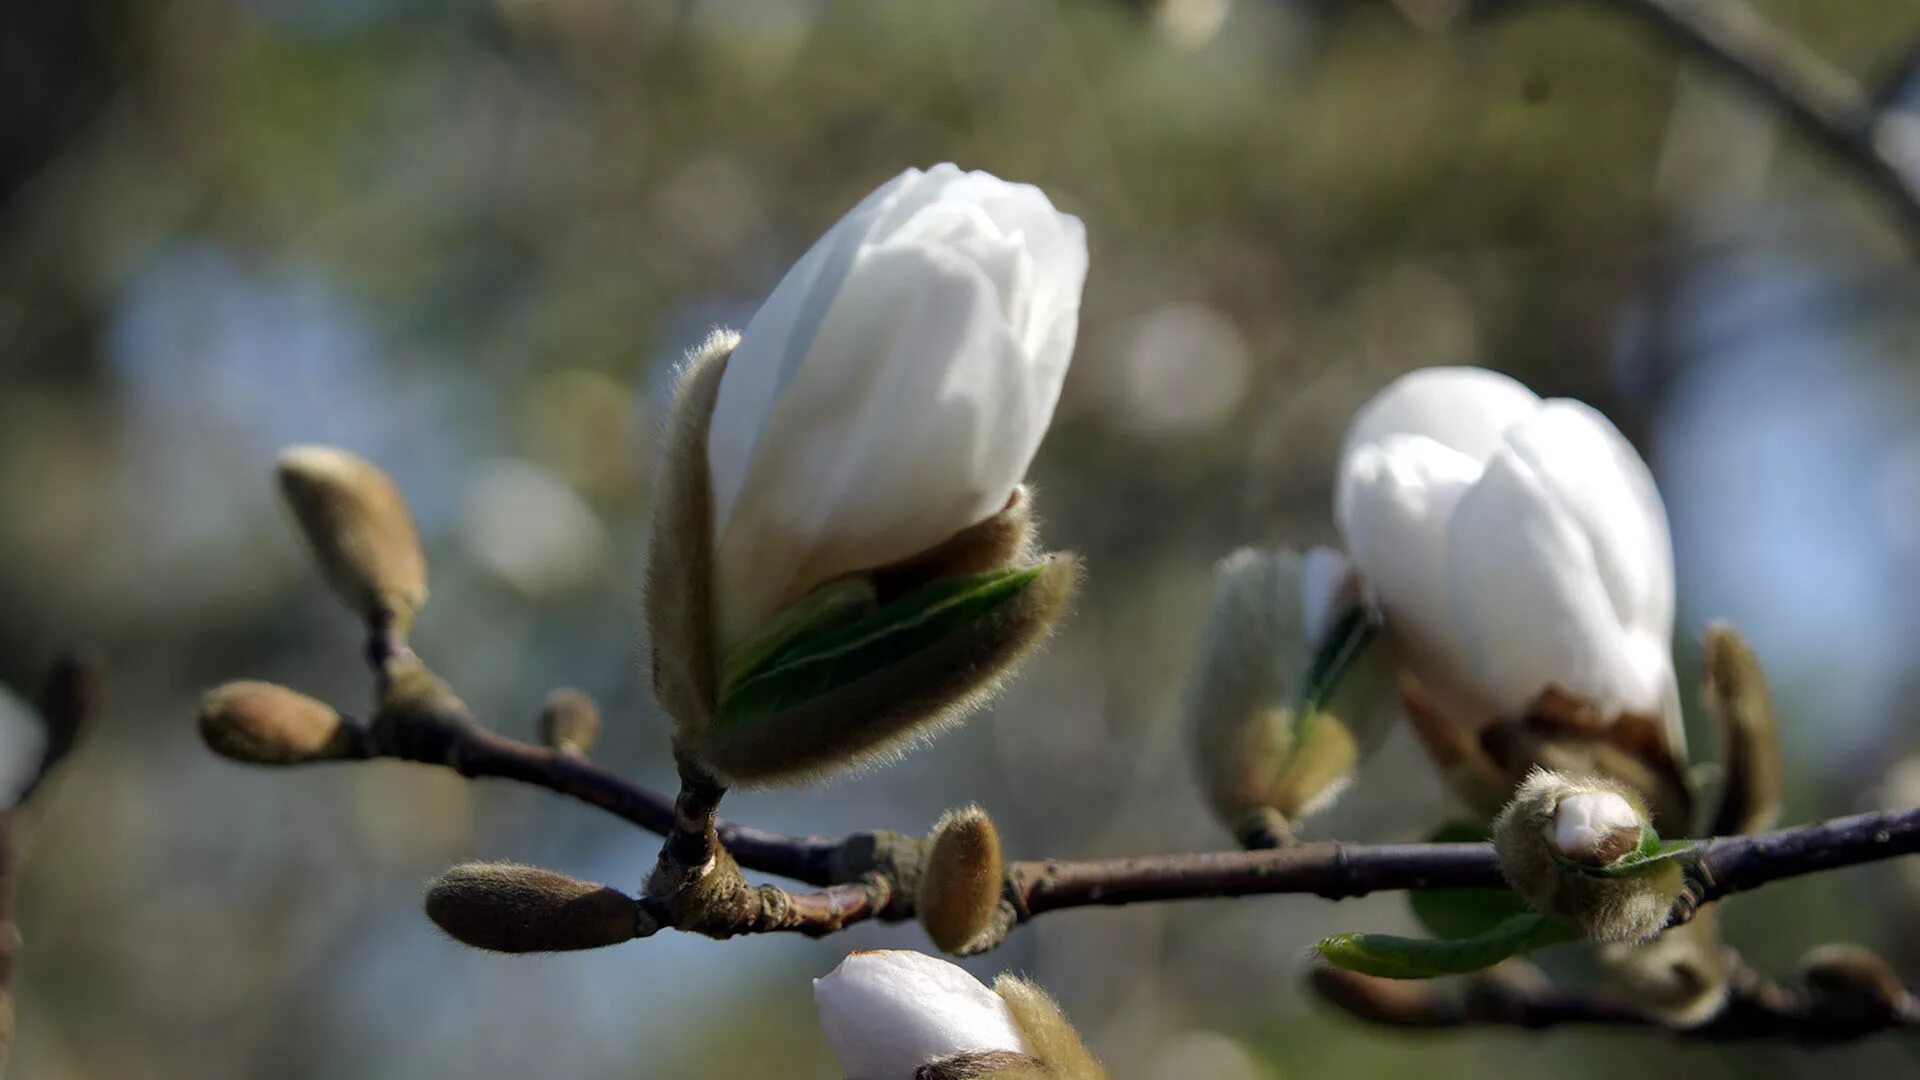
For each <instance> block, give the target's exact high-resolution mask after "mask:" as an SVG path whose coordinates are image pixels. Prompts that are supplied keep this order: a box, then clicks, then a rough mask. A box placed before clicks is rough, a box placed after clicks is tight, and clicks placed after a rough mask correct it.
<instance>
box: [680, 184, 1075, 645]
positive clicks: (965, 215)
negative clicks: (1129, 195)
mask: <svg viewBox="0 0 1920 1080" xmlns="http://www.w3.org/2000/svg"><path fill="white" fill-rule="evenodd" d="M1086 272H1087V247H1086V234H1085V230H1084V229H1083V228H1082V226H1081V223H1080V220H1079V219H1078V218H1075V217H1073V216H1071V215H1067V214H1062V213H1060V212H1059V211H1057V210H1055V209H1054V208H1053V204H1052V203H1050V202H1049V201H1048V200H1047V197H1046V195H1045V194H1043V193H1042V192H1041V191H1040V190H1039V189H1038V188H1035V187H1032V186H1030V185H1026V184H1010V183H1007V182H1005V181H1003V180H1000V179H998V178H996V177H994V176H991V175H988V174H987V173H983V172H971V173H968V172H962V171H960V169H958V168H957V167H955V166H953V165H938V166H935V167H934V168H932V169H930V170H928V171H926V172H921V171H919V170H918V169H909V170H907V171H906V172H904V173H901V174H900V175H899V176H897V177H895V178H894V179H893V180H891V181H889V182H888V183H887V184H885V185H883V186H882V187H881V188H880V189H879V190H877V191H875V192H874V193H873V194H871V195H869V196H867V198H866V199H865V200H863V201H862V202H861V203H860V205H858V206H856V207H854V208H853V210H852V211H851V212H849V213H848V214H847V216H845V217H843V218H841V219H840V221H839V222H838V223H837V224H835V225H834V227H833V228H832V229H830V230H828V232H827V234H826V235H825V236H823V237H821V238H820V240H819V241H818V242H816V243H815V244H814V245H813V247H812V249H811V250H809V251H808V252H807V253H806V255H804V256H803V257H802V258H801V259H800V261H799V262H798V263H795V264H794V267H793V269H792V270H790V271H788V272H787V276H786V277H785V278H784V279H783V280H782V281H781V282H780V284H779V286H778V287H776V288H775V289H774V291H773V295H771V296H769V297H768V298H767V301H766V303H765V304H764V305H763V306H762V307H761V308H760V311H759V313H758V314H756V315H755V316H754V317H753V320H752V321H751V322H750V323H748V324H747V329H746V331H745V333H744V334H743V335H742V337H741V341H740V345H739V347H738V348H736V349H735V350H734V353H733V357H732V359H731V360H730V361H729V362H728V364H727V370H726V374H725V375H724V376H723V378H722V379H721V383H720V395H719V400H718V402H717V403H716V405H715V407H714V412H713V420H712V426H711V428H710V431H709V434H708V436H707V454H708V467H709V470H710V479H711V481H712V494H713V537H714V551H715V558H714V573H715V603H716V607H717V614H718V624H719V630H718V636H719V640H720V643H721V647H722V649H723V650H724V649H726V648H730V647H731V646H732V645H733V644H735V643H737V642H738V641H739V640H740V639H741V638H742V637H743V636H745V635H746V634H747V633H749V632H750V631H751V630H752V629H753V627H754V626H755V625H756V624H758V623H759V622H761V621H762V620H764V619H765V618H766V617H768V616H769V615H772V614H774V613H775V612H777V611H779V610H780V609H781V608H783V607H785V606H786V605H787V604H790V603H792V602H793V601H794V600H796V599H798V598H799V597H800V596H801V595H803V594H804V593H806V592H807V591H808V590H809V589H811V588H813V587H814V586H817V585H819V584H821V583H822V582H824V581H826V580H827V579H829V578H832V577H835V576H838V575H840V574H845V573H848V572H851V571H856V570H866V569H872V568H874V567H877V566H883V565H886V564H888V563H892V562H897V561H899V560H901V559H905V558H908V557H910V556H913V555H916V554H919V553H920V552H922V551H925V550H926V549H928V548H931V547H933V546H934V545H936V544H939V543H940V542H941V541H943V540H946V539H947V538H948V537H950V536H952V535H953V534H955V533H957V532H959V531H960V530H962V529H965V528H967V527H968V526H970V525H974V524H976V523H978V522H980V521H983V520H985V519H986V518H987V517H990V516H991V515H993V514H994V513H996V512H998V511H999V510H1000V509H1001V508H1002V507H1003V506H1004V505H1005V504H1006V502H1007V499H1008V498H1009V497H1010V496H1011V495H1012V494H1013V489H1014V488H1015V487H1016V486H1017V485H1018V484H1019V483H1020V479H1021V477H1023V476H1024V475H1025V474H1026V471H1027V465H1028V463H1029V462H1031V461H1032V459H1033V455H1034V451H1035V450H1036V449H1037V448H1038V447H1039V445H1040V438H1041V436H1042V435H1043V434H1045V432H1046V430H1047V424H1048V422H1049V421H1050V420H1051V419H1052V417H1053V408H1054V403H1055V401H1056V400H1057V399H1058V398H1059V395H1060V383H1061V380H1062V379H1063V378H1064V377H1065V375H1066V371H1067V360H1068V358H1069V356H1071V355H1072V353H1073V342H1074V335H1075V334H1076V333H1077V331H1078V328H1079V316H1080V288H1081V284H1082V282H1083V281H1084V280H1085V278H1086Z"/></svg>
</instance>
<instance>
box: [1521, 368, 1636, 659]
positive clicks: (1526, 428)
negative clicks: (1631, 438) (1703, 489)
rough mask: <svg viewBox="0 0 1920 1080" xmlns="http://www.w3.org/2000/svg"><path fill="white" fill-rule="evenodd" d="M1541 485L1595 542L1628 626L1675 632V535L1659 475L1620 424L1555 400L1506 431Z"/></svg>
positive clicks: (1603, 574) (1609, 587) (1616, 606)
mask: <svg viewBox="0 0 1920 1080" xmlns="http://www.w3.org/2000/svg"><path fill="white" fill-rule="evenodd" d="M1507 441H1508V442H1509V443H1510V444H1511V445H1512V447H1513V450H1514V453H1515V454H1517V455H1518V456H1519V457H1520V459H1521V460H1522V461H1525V462H1526V464H1527V465H1528V467H1529V468H1531V469H1532V471H1533V473H1534V475H1536V476H1538V477H1539V478H1540V483H1541V487H1542V490H1544V491H1545V492H1546V493H1547V495H1548V496H1550V497H1551V498H1553V499H1554V501H1555V502H1556V503H1558V504H1559V506H1560V508H1561V509H1562V510H1563V511H1565V512H1566V513H1567V515H1568V516H1570V517H1572V518H1573V519H1574V520H1575V521H1576V522H1578V523H1579V526H1580V528H1581V529H1582V530H1583V531H1584V532H1585V533H1586V535H1587V539H1588V540H1589V541H1591V542H1592V544H1593V554H1594V559H1595V562H1596V563H1597V565H1598V568H1599V571H1600V579H1601V581H1602V583H1603V584H1604V585H1605V586H1606V590H1607V596H1608V598H1609V599H1611V600H1612V601H1613V608H1614V612H1615V614H1616V615H1617V617H1618V618H1619V621H1620V624H1621V625H1622V626H1625V627H1628V628H1630V629H1633V630H1638V631H1642V632H1644V633H1647V634H1649V635H1653V636H1657V637H1659V638H1661V639H1663V640H1666V639H1670V638H1671V637H1672V634H1673V540H1672V538H1671V536H1670V535H1669V532H1668V529H1667V511H1666V507H1665V506H1664V505H1662V503H1661V501H1660V492H1659V489H1657V488H1656V487H1655V486H1654V483H1653V474H1652V472H1650V471H1649V470H1648V469H1647V463H1646V462H1644V461H1642V460H1641V459H1640V455H1639V453H1637V452H1636V451H1635V450H1634V448H1633V445H1632V444H1631V443H1629V442H1627V440H1626V437H1625V436H1624V435H1621V434H1620V430H1619V429H1618V428H1616V427H1614V426H1613V424H1612V422H1610V421H1609V420H1608V419H1607V418H1606V417H1604V416H1602V415H1600V413H1599V412H1597V411H1596V410H1594V409H1593V408H1592V407H1591V406H1589V405H1586V404H1583V403H1581V402H1578V401H1570V400H1566V399H1556V400H1553V401H1549V402H1547V403H1546V404H1545V406H1544V407H1542V408H1541V409H1540V410H1539V411H1538V412H1536V413H1534V414H1533V415H1532V416H1530V417H1528V418H1527V419H1526V420H1524V421H1522V422H1521V423H1519V424H1516V425H1514V426H1513V427H1512V428H1511V429H1509V430H1508V432H1507Z"/></svg>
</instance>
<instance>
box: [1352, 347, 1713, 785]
mask: <svg viewBox="0 0 1920 1080" xmlns="http://www.w3.org/2000/svg"><path fill="white" fill-rule="evenodd" d="M1335 515H1336V517H1337V519H1338V522H1339V526H1340V530H1341V533H1342V534H1343V535H1344V536H1345V537H1346V541H1347V545H1348V548H1349V550H1350V552H1351V553H1352V555H1353V558H1354V561H1355V562H1356V563H1357V564H1359V567H1360V569H1361V572H1362V573H1363V574H1364V575H1365V576H1366V578H1367V586H1368V589H1369V591H1370V594H1371V596H1372V597H1373V599H1374V601H1375V602H1376V603H1377V604H1379V606H1380V607H1381V609H1382V611H1383V612H1384V613H1385V615H1386V619H1387V625H1388V628H1389V630H1390V632H1391V633H1392V634H1393V636H1394V638H1395V640H1396V642H1397V644H1398V645H1399V647H1400V650H1401V654H1402V656H1403V659H1404V660H1405V662H1406V663H1407V664H1408V666H1409V667H1410V668H1411V669H1412V670H1413V672H1414V673H1415V674H1416V675H1418V676H1419V677H1420V680H1421V682H1422V683H1423V684H1424V685H1425V687H1426V688H1427V690H1428V691H1429V692H1430V693H1431V694H1432V695H1433V697H1434V700H1435V703H1436V705H1438V706H1439V707H1440V708H1441V709H1442V711H1443V712H1445V713H1447V714H1448V715H1450V716H1453V717H1454V718H1455V719H1456V720H1457V721H1458V722H1462V723H1467V724H1470V725H1475V726H1477V725H1478V724H1480V723H1484V722H1486V721H1489V720H1491V719H1493V718H1495V717H1500V716H1510V715H1513V714H1516V713H1518V712H1519V711H1521V710H1523V709H1524V708H1526V706H1527V705H1529V704H1530V703H1531V702H1532V701H1533V700H1534V699H1535V698H1536V697H1538V695H1539V694H1540V693H1541V692H1542V691H1544V690H1546V689H1547V688H1548V687H1549V686H1550V685H1555V684H1557V685H1558V686H1560V687H1561V688H1562V689H1564V690H1566V691H1568V692H1570V693H1572V694H1574V695H1575V696H1577V697H1579V698H1582V699H1584V700H1587V701H1590V702H1592V703H1593V704H1594V705H1595V706H1597V707H1598V709H1599V711H1600V713H1601V714H1602V715H1603V716H1605V717H1608V718H1612V717H1615V716H1618V715H1619V714H1621V713H1624V712H1632V713H1638V714H1643V715H1646V716H1649V717H1654V718H1664V719H1665V720H1666V721H1667V723H1668V726H1669V738H1670V739H1671V741H1672V745H1673V747H1674V749H1675V750H1676V752H1677V751H1678V750H1679V749H1680V748H1681V747H1682V745H1683V744H1682V742H1681V739H1680V731H1679V728H1678V720H1679V711H1678V703H1677V696H1676V692H1675V685H1674V675H1673V662H1672V636H1673V547H1672V540H1671V538H1670V536H1669V534H1668V531H1667V514H1666V510H1665V508H1664V507H1663V506H1662V505H1661V502H1660V493H1659V491H1658V490H1656V489H1655V487H1654V483H1653V476H1652V474H1651V473H1650V472H1649V471H1648V470H1647V466H1646V463H1645V462H1643V461H1642V460H1641V459H1640V456H1639V455H1638V454H1637V453H1635V452H1634V449H1633V447H1632V446H1631V445H1630V444H1629V443H1628V442H1627V440H1626V438H1625V437H1624V436H1622V435H1621V434H1620V432H1619V430H1618V429H1616V428H1615V427H1614V426H1613V425H1612V424H1611V423H1609V422H1608V421H1607V419H1606V417H1604V416H1601V415H1600V414H1599V413H1598V412H1596V411H1595V410H1594V409H1592V408H1591V407H1589V406H1587V405H1584V404H1582V403H1580V402H1578V401H1570V400H1566V399H1554V400H1550V401H1543V400H1541V399H1540V398H1538V397H1536V396H1535V395H1534V394H1533V392H1532V391H1530V390H1528V389H1527V388H1526V387H1524V386H1522V385H1520V384H1519V383H1517V382H1515V381H1514V380H1512V379H1510V378H1508V377H1507V376H1505V375H1500V374H1497V373H1495V372H1491V371H1485V370H1481V369H1479V368H1427V369H1423V370H1420V371H1415V372H1412V373H1411V374H1408V375H1406V376H1403V377H1402V378H1400V379H1399V380H1397V381H1396V382H1394V383H1393V384H1392V385H1391V386H1389V387H1387V388H1386V389H1385V390H1382V391H1381V392H1380V393H1379V394H1378V395H1376V396H1375V397H1374V398H1373V400H1372V401H1369V402H1368V403H1367V404H1366V405H1365V406H1364V407H1363V408H1362V409H1361V410H1360V412H1359V413H1358V414H1357V415H1356V416H1355V417H1354V421H1353V426H1352V428H1351V429H1350V430H1349V431H1348V433H1347V439H1346V443H1345V445H1344V446H1343V447H1342V448H1341V455H1340V475H1339V483H1338V492H1337V496H1336V505H1335Z"/></svg>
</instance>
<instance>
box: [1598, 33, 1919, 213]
mask: <svg viewBox="0 0 1920 1080" xmlns="http://www.w3.org/2000/svg"><path fill="white" fill-rule="evenodd" d="M1605 2H1607V3H1610V4H1612V5H1613V6H1614V7H1617V8H1619V9H1621V10H1622V11H1625V12H1627V13H1629V14H1632V15H1634V16H1636V17H1638V18H1639V19H1641V20H1642V21H1643V22H1645V23H1647V24H1648V25H1650V26H1652V27H1653V28H1654V29H1656V30H1658V31H1659V32H1660V33H1661V34H1663V35H1664V36H1666V37H1667V38H1668V39H1670V40H1672V41H1674V42H1675V43H1677V44H1678V45H1680V46H1681V47H1683V48H1685V49H1687V50H1688V51H1690V52H1692V53H1694V54H1696V55H1698V56H1700V57H1702V58H1704V59H1706V60H1708V61H1710V62H1712V63H1713V64H1715V65H1717V66H1719V67H1720V68H1721V69H1722V70H1724V71H1726V72H1728V73H1730V74H1732V75H1733V76H1735V77H1736V78H1738V79H1740V80H1741V81H1742V82H1744V83H1746V84H1747V85H1748V86H1749V87H1751V88H1753V89H1754V90H1755V91H1756V92H1758V93H1759V94H1760V95H1761V96H1762V97H1764V98H1766V99H1767V100H1768V101H1770V102H1772V103H1773V104H1774V105H1775V106H1776V107H1778V108H1779V109H1780V111H1781V112H1782V113H1784V114H1785V115H1786V117H1787V118H1788V119H1789V120H1791V121H1792V122H1793V123H1794V124H1795V125H1796V126H1797V127H1799V128H1800V130H1801V131H1802V132H1803V133H1805V134H1806V135H1808V136H1810V137H1811V138H1812V139H1813V140H1814V142H1815V143H1816V144H1817V145H1819V146H1821V147H1823V148H1824V149H1826V150H1827V151H1828V152H1829V153H1830V154H1831V155H1832V156H1833V157H1834V158H1835V159H1836V160H1838V161H1840V162H1841V163H1842V164H1845V165H1847V166H1848V167H1850V168H1851V169H1852V170H1854V171H1855V172H1857V173H1858V174H1859V175H1860V176H1861V177H1862V178H1864V179H1865V180H1866V181H1867V182H1868V183H1870V184H1871V185H1873V187H1874V188H1876V189H1877V190H1879V191H1880V192H1881V194H1883V195H1885V196H1886V197H1887V198H1888V199H1889V200H1890V201H1891V202H1892V203H1893V205H1894V206H1895V207H1896V208H1897V209H1898V210H1899V212H1900V214H1901V215H1902V217H1903V218H1905V220H1906V222H1907V224H1908V225H1909V226H1910V227H1911V228H1913V229H1914V230H1916V231H1920V181H1917V180H1916V179H1915V178H1911V177H1908V176H1907V175H1906V174H1905V172H1903V171H1902V169H1901V167H1900V164H1899V163H1898V162H1897V161H1896V160H1895V159H1894V158H1892V157H1890V156H1889V155H1888V153H1887V151H1886V149H1885V148H1884V147H1883V146H1881V145H1880V144H1879V142H1877V141H1876V137H1875V134H1876V133H1875V127H1876V123H1877V121H1878V120H1879V118H1880V110H1879V108H1878V107H1877V106H1876V103H1875V101H1874V99H1873V95H1872V94H1871V93H1869V92H1868V91H1867V90H1866V88H1864V87H1863V86H1862V85H1861V84H1860V82H1859V81H1858V80H1856V79H1854V78H1853V77H1852V76H1851V75H1848V74H1847V73H1846V72H1845V71H1842V70H1840V69H1839V68H1837V67H1835V66H1833V65H1832V64H1830V63H1828V62H1827V61H1826V60H1824V59H1822V58H1821V57H1820V56H1819V55H1818V54H1817V53H1815V52H1813V51H1812V50H1811V49H1808V48H1807V47H1806V46H1805V45H1802V44H1801V43H1800V42H1798V41H1796V40H1794V39H1793V38H1791V37H1789V36H1787V35H1786V34H1785V33H1783V32H1781V30H1780V29H1779V28H1778V27H1776V26H1774V25H1773V24H1772V23H1770V22H1768V21H1767V20H1766V18H1765V17H1764V16H1762V15H1761V14H1760V13H1759V12H1757V11H1755V10H1753V9H1752V8H1751V7H1749V6H1747V5H1746V4H1745V3H1742V2H1741V0H1605Z"/></svg>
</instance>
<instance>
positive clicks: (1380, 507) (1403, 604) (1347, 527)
mask: <svg viewBox="0 0 1920 1080" xmlns="http://www.w3.org/2000/svg"><path fill="white" fill-rule="evenodd" d="M1479 476H1480V466H1479V465H1478V464H1476V463H1475V462H1474V461H1473V459H1471V458H1469V457H1467V456H1466V455H1465V454H1462V453H1460V452H1459V451H1457V450H1453V449H1451V448H1449V447H1447V446H1443V445H1441V444H1440V443H1438V442H1435V441H1434V440H1432V439H1429V438H1427V437H1426V436H1424V435H1389V436H1387V437H1385V438H1383V439H1381V440H1380V441H1379V442H1377V443H1369V444H1367V445H1364V446H1361V447H1360V448H1359V449H1358V450H1357V451H1355V452H1354V453H1353V454H1352V455H1351V456H1350V457H1349V458H1348V459H1347V461H1346V462H1345V468H1344V469H1343V471H1342V472H1341V476H1340V491H1341V493H1342V494H1343V496H1345V497H1344V498H1342V499H1341V506H1342V513H1341V515H1340V522H1339V524H1340V532H1341V535H1342V536H1344V537H1345V538H1346V541H1347V550H1348V551H1349V552H1350V553H1351V554H1352V556H1353V561H1354V563H1355V564H1357V565H1358V566H1359V568H1360V572H1361V573H1362V574H1364V575H1365V576H1366V582H1367V590H1368V593H1369V594H1370V595H1371V596H1372V598H1373V600H1374V602H1375V603H1376V604H1378V605H1379V607H1380V609H1381V610H1382V612H1384V613H1385V615H1386V618H1387V626H1388V628H1389V629H1390V631H1391V632H1392V634H1393V636H1394V638H1395V640H1396V642H1397V643H1398V644H1399V648H1400V652H1401V653H1402V655H1403V656H1404V657H1405V659H1406V660H1407V662H1408V664H1410V665H1411V666H1412V667H1413V668H1414V670H1415V673H1416V674H1418V675H1419V676H1420V677H1421V680H1422V681H1423V682H1424V683H1426V684H1427V688H1428V689H1429V690H1430V691H1432V692H1433V693H1434V694H1435V695H1436V697H1438V698H1440V699H1442V700H1443V703H1444V704H1446V705H1449V706H1453V707H1454V711H1456V712H1465V711H1467V710H1469V709H1471V710H1473V711H1483V706H1484V704H1485V703H1483V702H1479V701H1475V700H1473V694H1472V688H1471V684H1469V683H1465V682H1462V681H1461V679H1460V678H1459V676H1460V673H1461V671H1462V669H1463V667H1464V666H1465V664H1466V660H1465V654H1464V652H1463V649H1462V646H1461V645H1460V643H1459V642H1458V641H1457V640H1456V635H1455V630H1454V623H1453V614H1452V610H1451V608H1450V607H1449V605H1448V601H1447V589H1446V566H1447V531H1448V526H1449V522H1450V520H1451V519H1452V516H1453V513H1454V507H1455V505H1456V504H1457V503H1458V502H1459V501H1460V499H1461V497H1462V496H1463V495H1465V494H1466V492H1467V490H1468V488H1469V487H1470V486H1471V485H1472V484H1473V482H1474V481H1475V480H1476V479H1478V478H1479Z"/></svg>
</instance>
